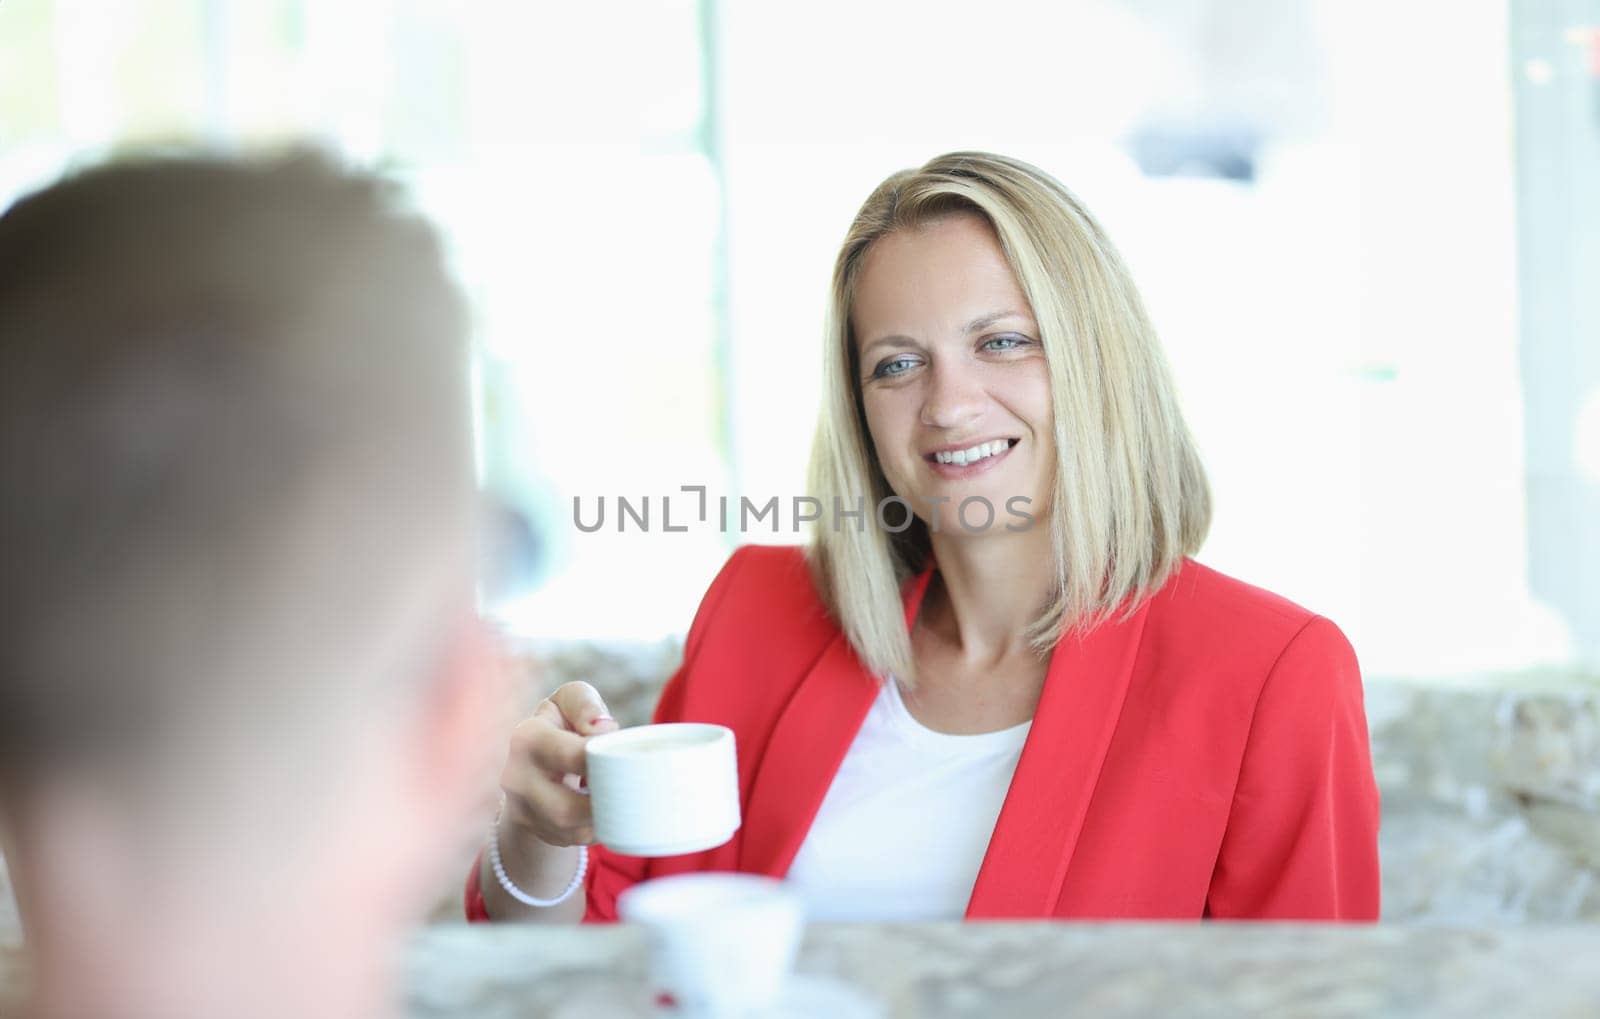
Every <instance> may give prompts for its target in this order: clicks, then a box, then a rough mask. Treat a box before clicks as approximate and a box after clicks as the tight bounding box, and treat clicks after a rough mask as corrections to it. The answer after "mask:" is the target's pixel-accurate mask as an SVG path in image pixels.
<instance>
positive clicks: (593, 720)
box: [589, 715, 617, 729]
mask: <svg viewBox="0 0 1600 1019" xmlns="http://www.w3.org/2000/svg"><path fill="white" fill-rule="evenodd" d="M616 721H617V720H616V719H615V718H612V717H611V716H610V715H596V716H595V717H594V718H591V719H589V728H591V729H593V728H594V727H595V726H597V725H599V724H600V723H601V722H611V723H612V724H615V723H616Z"/></svg>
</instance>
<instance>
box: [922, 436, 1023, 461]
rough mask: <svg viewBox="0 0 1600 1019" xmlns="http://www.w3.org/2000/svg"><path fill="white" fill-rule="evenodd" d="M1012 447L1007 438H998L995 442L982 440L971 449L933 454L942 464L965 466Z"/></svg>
mask: <svg viewBox="0 0 1600 1019" xmlns="http://www.w3.org/2000/svg"><path fill="white" fill-rule="evenodd" d="M1010 448H1011V443H1010V442H1009V441H1008V440H1006V439H997V440H995V441H994V442H980V443H979V444H978V445H976V446H973V447H972V448H970V449H956V450H950V451H948V452H941V453H935V454H933V458H934V460H936V461H938V462H939V463H942V464H955V465H956V466H957V467H965V466H966V465H967V464H970V463H977V462H978V461H979V460H982V459H985V458H986V457H991V456H996V455H998V454H1000V453H1004V452H1005V451H1006V450H1008V449H1010Z"/></svg>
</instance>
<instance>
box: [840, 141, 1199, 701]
mask: <svg viewBox="0 0 1600 1019" xmlns="http://www.w3.org/2000/svg"><path fill="white" fill-rule="evenodd" d="M963 214H966V215H975V216H978V217H981V218H982V219H983V220H984V221H985V222H987V223H988V225H989V226H990V227H991V228H992V229H993V230H994V232H995V235H996V236H997V237H998V239H999V242H1000V247H1001V249H1002V250H1003V252H1004V253H1005V257H1006V260H1007V262H1008V263H1009V264H1010V266H1011V271H1012V272H1013V273H1014V274H1015V276H1016V278H1017V282H1018V283H1019V284H1020V286H1021V287H1022V290H1023V293H1024V294H1026V295H1027V298H1028V303H1029V305H1030V306H1031V307H1032V309H1033V317H1034V319H1035V320H1036V321H1037V322H1038V323H1039V330H1040V334H1041V335H1040V339H1041V342H1042V343H1043V346H1044V352H1045V358H1046V364H1047V366H1048V371H1049V377H1050V389H1051V405H1052V408H1053V413H1054V438H1055V447H1056V462H1055V465H1054V466H1055V470H1054V475H1055V477H1054V498H1053V505H1052V509H1051V513H1050V518H1049V521H1048V526H1049V527H1050V534H1051V538H1052V541H1053V547H1054V552H1055V582H1054V587H1055V590H1054V592H1053V595H1052V597H1051V599H1050V601H1049V603H1048V604H1047V605H1044V606H1042V607H1041V611H1040V613H1039V615H1038V617H1037V618H1036V619H1035V620H1034V622H1033V624H1032V626H1031V627H1030V628H1029V631H1028V636H1029V638H1030V640H1031V642H1032V644H1033V646H1034V648H1035V649H1036V650H1037V651H1039V652H1040V653H1041V654H1044V653H1047V652H1048V651H1049V650H1050V649H1052V648H1053V647H1054V646H1055V644H1056V642H1057V641H1058V640H1059V639H1061V638H1062V637H1063V636H1064V635H1065V634H1067V633H1069V632H1072V631H1073V630H1074V629H1075V628H1077V629H1079V630H1087V629H1090V628H1092V627H1094V626H1095V625H1098V623H1099V622H1101V621H1102V620H1104V619H1106V618H1108V617H1109V616H1110V615H1112V614H1113V613H1114V612H1115V611H1116V609H1117V608H1118V607H1119V606H1123V607H1124V609H1125V611H1131V610H1132V609H1133V608H1134V607H1136V606H1137V604H1138V602H1139V601H1140V600H1141V599H1142V598H1143V597H1146V596H1148V595H1150V594H1152V593H1154V592H1155V591H1156V590H1158V589H1159V588H1160V587H1161V585H1162V584H1163V583H1164V581H1165V580H1166V578H1167V577H1168V576H1169V575H1170V573H1171V572H1172V571H1173V570H1174V569H1175V568H1177V567H1178V566H1179V565H1180V564H1181V562H1182V560H1183V558H1184V557H1185V556H1188V555H1193V554H1195V553H1196V552H1197V551H1198V550H1199V548H1200V545H1201V543H1202V542H1203V541H1204V540H1205V535H1206V531H1207V530H1208V529H1209V527H1210V522H1211V496H1210V488H1209V485H1208V482H1207V480H1206V474H1205V470H1204V467H1203V466H1202V464H1201V461H1200V456H1199V454H1198V452H1197V450H1196V448H1195V444H1194V441H1193V439H1192V438H1191V436H1190V433H1189V429H1188V427H1187V426H1186V425H1185V423H1184V420H1183V417H1182V415H1181V413H1180V411H1179V406H1178V398H1177V394H1176V391H1175V388H1174V385H1173V381H1172V375H1171V372H1170V370H1169V368H1168V366H1167V363H1166V360H1165V357H1164V356H1163V354H1162V351H1161V348H1160V345H1159V343H1158V342H1157V339H1156V334H1155V330H1154V328H1153V327H1152V326H1151V323H1150V319H1149V317H1148V316H1147V315H1146V313H1145V309H1144V304H1143V302H1142V300H1141V299H1140V297H1139V293H1138V290H1137V289H1136V288H1135V286H1134V284H1133V279H1132V277H1131V276H1130V275H1129V273H1128V270H1127V268H1126V266H1124V264H1123V262H1122V259H1121V257H1120V256H1119V255H1118V254H1117V252H1116V249H1115V248H1114V247H1112V244H1111V241H1110V240H1109V239H1108V238H1107V237H1106V234H1105V231H1104V230H1102V229H1101V227H1100V225H1099V224H1098V223H1097V222H1095V220H1094V218H1093V217H1092V216H1091V215H1090V214H1089V212H1088V210H1087V209H1085V208H1084V206H1083V204H1082V203H1081V202H1079V201H1078V199H1077V198H1075V197H1074V196H1073V195H1072V194H1071V193H1070V192H1069V191H1067V189H1066V188H1064V187H1063V186H1062V185H1061V184H1059V183H1058V182H1057V181H1056V180H1054V179H1053V178H1052V177H1050V176H1049V175H1048V174H1046V173H1045V172H1044V171H1042V170H1039V169H1037V168H1035V167H1032V166H1029V165H1028V164H1026V163H1022V162H1019V161H1018V160H1015V159H1010V158H1007V157H1004V156H997V155H993V154H990V153H984V152H954V153H950V154H948V155H943V156H939V157H937V158H935V159H933V160H930V161H929V162H928V163H927V164H925V165H924V166H922V167H921V168H920V169H916V170H904V171H901V172H899V173H896V174H894V175H892V176H890V177H889V178H888V179H887V180H885V181H884V182H883V183H882V184H880V185H879V186H878V187H877V189H876V190H874V191H873V192H872V194H871V196H870V197H868V198H867V200H866V203H865V204H864V205H862V207H861V210H860V211H859V212H858V213H857V214H856V217H855V220H854V222H852V223H851V225H850V229H849V232H848V233H847V234H846V236H845V240H844V244H843V245H842V247H841V248H840V251H839V256H838V259H837V261H836V263H835V266H834V273H833V283H832V292H831V298H830V306H829V314H828V325H827V329H826V336H825V344H824V356H823V375H822V378H823V386H822V389H823V394H822V409H821V414H820V420H819V423H818V427H817V434H816V441H815V444H814V447H813V452H812V461H811V470H810V484H809V488H810V490H811V494H812V496H813V497H815V498H817V499H819V500H820V503H821V505H822V506H823V507H828V506H839V505H843V506H856V505H860V504H861V503H862V501H863V500H864V501H865V504H866V505H867V506H869V507H870V506H879V505H882V504H883V502H884V500H886V499H888V498H890V497H891V496H893V495H895V494H896V493H894V492H893V491H892V489H891V488H890V487H889V482H888V479H887V478H886V477H885V475H884V472H883V468H882V467H881V465H880V464H879V463H878V460H877V456H876V453H875V451H874V448H873V443H872V437H871V435H870V434H869V433H868V430H867V424H866V413H865V409H864V406H863V403H862V398H861V387H860V383H859V381H858V380H859V379H860V377H861V375H860V372H859V371H858V370H857V369H858V364H857V350H856V342H855V337H854V336H853V335H852V330H851V310H852V307H853V302H854V299H855V292H856V286H857V283H858V280H859V277H860V273H861V267H862V264H863V262H864V261H865V258H866V255H867V252H868V251H869V250H871V248H872V246H873V245H874V244H876V243H877V242H878V241H879V240H881V239H882V238H883V237H886V236H888V235H889V234H891V233H895V232H897V231H902V230H914V229H917V228H919V227H921V226H923V225H926V224H928V223H930V222H933V221H937V220H940V219H943V218H947V217H950V216H953V215H963ZM870 515H871V513H870V511H869V518H870ZM930 548H931V543H930V538H929V534H928V528H927V526H926V524H924V523H923V522H922V521H921V520H915V521H913V522H912V523H911V526H909V527H908V528H907V529H905V530H904V531H902V532H900V533H891V532H887V531H886V530H885V529H883V528H880V527H873V526H867V527H865V528H850V527H843V528H834V527H819V528H817V529H816V531H815V532H814V534H813V536H812V539H811V543H810V546H809V549H808V553H809V561H810V564H811V568H812V572H813V575H814V577H815V580H816V583H817V586H818V588H819V590H820V592H821V593H822V595H823V597H824V599H825V601H826V602H827V604H828V605H829V608H830V609H831V611H832V612H833V613H834V615H835V616H836V617H837V619H838V621H839V623H840V625H841V626H842V627H843V629H844V631H845V633H846V634H847V635H848V637H849V639H850V641H851V643H852V644H853V645H854V647H855V649H856V651H857V653H858V654H859V655H860V657H861V658H862V660H863V661H864V662H865V663H866V664H867V665H868V666H869V668H871V669H873V670H874V671H875V672H877V673H879V674H893V675H896V676H898V677H901V678H903V679H905V680H906V681H908V682H913V681H914V673H913V671H912V662H911V645H910V642H909V639H908V636H907V633H906V626H905V615H904V610H903V608H902V604H901V599H900V588H901V585H902V583H903V582H904V581H905V579H906V578H907V577H908V576H909V575H911V574H912V573H915V572H917V571H919V570H921V569H922V568H923V567H924V566H925V565H926V563H927V559H928V553H929V550H930Z"/></svg>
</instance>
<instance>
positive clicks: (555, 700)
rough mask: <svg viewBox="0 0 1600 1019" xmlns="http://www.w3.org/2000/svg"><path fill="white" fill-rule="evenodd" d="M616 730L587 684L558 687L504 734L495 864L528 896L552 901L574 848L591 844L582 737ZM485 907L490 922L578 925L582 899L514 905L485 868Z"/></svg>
mask: <svg viewBox="0 0 1600 1019" xmlns="http://www.w3.org/2000/svg"><path fill="white" fill-rule="evenodd" d="M616 728H617V723H616V721H615V720H614V719H613V718H612V717H611V713H610V712H609V711H608V710H607V709H606V704H605V701H603V700H601V699H600V694H599V693H598V692H597V691H596V690H595V688H594V687H592V686H590V685H589V684H588V683H576V682H575V683H565V684H563V685H562V686H561V687H560V688H559V689H558V690H556V692H555V693H553V694H551V695H550V696H549V697H547V698H545V699H544V700H543V701H542V702H540V704H539V706H538V707H537V708H535V709H534V710H533V714H531V715H529V716H528V717H527V718H526V719H524V720H523V721H522V722H521V723H520V724H518V725H517V727H516V728H515V729H513V730H512V731H511V750H510V753H508V754H507V755H506V766H505V769H504V770H503V771H502V772H501V773H500V788H501V790H502V791H503V792H504V793H505V809H504V810H503V811H502V812H501V814H500V823H499V825H497V826H496V829H497V837H498V838H499V840H500V843H499V849H500V857H501V861H502V863H503V864H504V866H505V868H506V872H507V874H508V875H509V876H510V878H511V880H512V882H513V883H515V885H516V886H517V887H518V888H520V889H522V890H523V891H524V892H526V893H528V894H529V895H534V896H538V897H539V898H542V899H549V898H555V897H556V896H558V895H560V894H561V891H562V889H563V888H565V887H567V885H568V883H569V882H570V881H571V880H572V875H573V874H574V873H575V872H576V870H577V866H578V855H579V854H578V851H577V850H576V849H574V848H572V847H573V846H580V845H584V846H586V845H589V844H590V843H592V842H594V814H593V812H592V811H590V809H589V797H588V796H587V795H585V794H584V793H582V792H580V791H579V789H580V786H581V784H582V782H583V779H584V776H585V774H586V765H585V761H584V755H583V748H584V744H585V743H586V742H587V741H588V737H590V736H593V735H597V734H599V733H602V732H611V731H613V730H615V729H616ZM479 875H480V876H479V889H480V890H481V891H482V892H483V901H484V908H485V909H486V910H487V911H488V913H489V915H490V916H491V917H493V918H494V919H496V920H530V921H534V922H539V923H577V922H578V921H579V920H581V919H582V918H583V913H584V908H585V899H584V896H583V895H582V894H577V895H574V896H572V897H571V898H569V899H567V900H566V901H564V902H561V903H560V904H558V905H555V906H548V907H536V906H528V905H525V904H523V903H520V902H518V901H517V900H516V899H514V898H512V897H511V896H510V895H508V894H506V892H505V890H504V889H502V888H501V887H500V885H499V882H498V880H497V879H496V878H495V877H494V876H493V875H492V874H491V873H490V869H489V867H488V866H487V865H485V866H483V867H481V868H480V870H479Z"/></svg>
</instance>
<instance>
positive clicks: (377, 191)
mask: <svg viewBox="0 0 1600 1019" xmlns="http://www.w3.org/2000/svg"><path fill="white" fill-rule="evenodd" d="M467 325H468V323H467V313H466V308H465V305H464V302H463V299H462V297H461V295H460V293H459V291H458V289H457V287H456V286H455V285H454V283H453V281H452V280H451V278H450V276H449V275H448V273H447V271H446V269H445V263H444V258H443V255H442V251H441V245H440V242H439V241H438V239H437V237H436V236H435V234H434V232H433V231H432V229H430V228H429V227H428V226H427V225H426V224H425V223H424V222H423V221H422V220H421V219H420V218H418V217H417V216H415V215H414V214H412V213H410V212H408V211H407V210H406V208H405V206H404V203H403V202H402V201H401V196H400V194H399V191H398V189H397V188H395V187H394V186H393V185H391V184H389V183H386V182H385V181H383V180H381V179H378V178H375V177H372V176H367V175H362V174H358V173H351V172H346V171H345V170H343V169H341V168H340V167H338V166H337V165H336V164H335V163H334V162H333V161H331V160H330V159H329V158H327V157H324V156H320V155H317V154H315V153H313V152H309V151H293V152H288V153H280V154H277V155H273V156H266V157H261V158H256V159H250V160H230V159H224V158H220V157H209V156H184V157H144V158H138V159H134V160H128V161H120V162H114V163H111V164H108V165H104V166H100V167H98V168H93V169H89V170H87V171H84V172H80V173H77V174H75V175H73V176H70V177H68V178H67V179H64V180H63V181H61V182H59V183H57V184H55V185H54V186H52V187H49V188H46V189H44V190H42V191H39V192H37V193H35V194H32V195H30V196H28V197H26V198H23V199H22V200H21V201H19V202H17V203H16V204H15V205H14V206H13V207H12V208H10V209H9V210H8V211H6V213H5V215H4V216H3V217H0V479H3V481H0V484H3V486H4V498H3V499H0V550H3V553H0V562H3V564H4V565H3V566H0V785H6V786H15V785H17V784H18V783H26V782H28V781H30V780H33V779H37V778H39V777H41V776H49V775H50V774H52V773H54V772H58V771H62V770H73V769H82V768H98V769H126V768H132V769H135V770H136V769H137V768H139V767H141V766H143V765H144V764H145V763H148V762H149V761H151V760H153V759H155V758H157V757H159V756H160V755H162V754H172V753H175V752H178V751H180V750H181V748H182V747H184V746H185V745H186V740H187V738H188V736H189V735H190V734H191V733H192V732H193V731H194V730H197V729H202V728H209V729H217V728H220V729H223V730H228V731H229V734H232V733H233V732H237V733H241V734H246V733H251V734H253V733H257V732H270V731H271V730H273V729H278V731H279V732H280V734H281V738H282V739H284V740H286V741H290V742H291V745H292V736H291V733H293V732H295V731H297V730H295V729H293V728H292V726H294V725H296V724H297V723H298V721H299V720H302V719H305V718H309V717H314V716H316V715H318V714H326V713H329V712H353V711H354V705H357V704H359V703H361V698H363V697H369V696H371V695H372V694H374V693H376V692H378V691H381V690H382V689H384V688H390V689H396V688H399V687H400V686H402V685H403V684H405V683H406V682H409V681H410V680H411V678H412V677H415V676H419V675H421V674H422V673H423V672H424V671H425V670H426V669H427V668H429V667H430V666H432V665H433V664H434V662H433V660H432V658H431V656H433V655H435V654H438V653H441V648H440V647H439V646H438V645H437V642H438V641H440V640H442V633H443V627H442V621H443V618H444V616H443V613H445V612H446V611H448V608H447V603H453V602H454V601H455V600H458V599H460V598H462V597H465V598H466V599H468V601H467V604H468V606H469V608H470V598H471V595H472V590H471V584H472V580H471V565H470V564H471V560H472V546H473V501H474V484H473V481H474V477H473V459H472V443H471V414H470V407H471V403H470V393H469V389H468V378H469V370H468V369H469V364H468V354H469V351H468V346H467V343H468V328H467ZM352 717H355V716H354V715H352ZM280 726H288V727H290V728H281V729H280V728H278V727H280ZM0 791H3V788H0Z"/></svg>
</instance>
